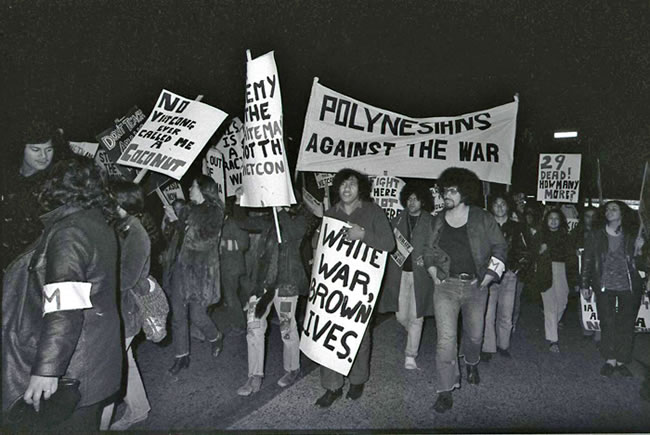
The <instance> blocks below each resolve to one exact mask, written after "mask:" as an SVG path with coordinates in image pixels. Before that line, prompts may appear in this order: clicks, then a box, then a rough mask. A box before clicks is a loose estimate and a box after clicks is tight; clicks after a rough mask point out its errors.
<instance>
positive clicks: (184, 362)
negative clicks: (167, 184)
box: [169, 175, 224, 375]
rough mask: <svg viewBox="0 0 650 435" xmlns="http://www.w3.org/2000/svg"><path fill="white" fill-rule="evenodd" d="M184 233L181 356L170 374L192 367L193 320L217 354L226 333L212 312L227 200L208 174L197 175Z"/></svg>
mask: <svg viewBox="0 0 650 435" xmlns="http://www.w3.org/2000/svg"><path fill="white" fill-rule="evenodd" d="M190 201H191V204H190V205H189V206H188V207H189V209H188V211H187V218H186V221H185V231H184V234H183V239H182V241H181V244H180V247H179V249H178V254H177V256H176V258H175V260H174V266H173V268H172V276H171V289H170V293H171V308H172V338H173V343H174V350H175V352H176V357H175V359H174V365H173V366H172V367H171V368H170V369H169V373H170V374H172V375H177V374H178V373H179V372H180V371H181V370H182V369H185V368H187V367H189V365H190V333H189V331H190V322H191V323H192V324H194V325H196V327H197V328H198V330H199V331H201V333H202V334H203V335H204V336H205V337H206V338H207V339H208V340H209V341H210V343H212V350H211V352H212V356H214V357H215V358H216V357H217V356H219V353H221V349H222V348H223V334H222V333H221V331H219V330H218V329H217V327H216V325H215V324H214V323H213V322H212V319H210V317H209V316H208V313H207V308H208V306H210V305H212V304H215V303H217V302H219V299H220V297H221V278H220V262H219V243H220V240H221V226H222V224H223V208H224V206H223V203H222V202H221V199H219V191H218V186H217V184H216V183H215V182H214V180H213V179H212V178H210V177H208V176H206V175H198V176H196V178H194V181H193V182H192V186H191V187H190Z"/></svg>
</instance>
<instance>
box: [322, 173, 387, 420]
mask: <svg viewBox="0 0 650 435" xmlns="http://www.w3.org/2000/svg"><path fill="white" fill-rule="evenodd" d="M370 189H371V184H370V181H369V180H368V177H367V176H366V175H363V174H361V173H360V172H357V171H355V170H353V169H341V170H340V171H339V172H338V173H337V174H336V175H335V176H334V181H333V184H332V190H333V192H335V193H336V194H337V195H338V202H336V204H335V205H334V206H332V207H330V208H329V209H328V210H327V211H326V212H325V216H328V217H332V218H335V219H339V220H341V221H344V222H347V223H348V224H349V225H350V227H349V228H347V229H346V230H345V231H344V237H345V239H346V240H353V241H354V240H361V241H363V242H364V243H366V244H367V245H369V246H370V247H372V248H375V249H379V250H382V251H387V252H391V251H392V250H393V249H394V248H395V238H394V236H393V232H392V231H391V227H390V223H389V222H388V218H387V217H386V214H385V213H384V211H383V210H382V209H381V207H379V206H378V205H377V204H375V202H374V201H373V200H372V198H371V197H370ZM318 231H320V230H318ZM314 237H315V238H316V237H318V232H317V233H316V234H315V235H314ZM371 335H372V331H371V327H370V325H368V327H367V328H366V331H365V334H364V336H363V338H362V340H361V343H360V345H359V350H358V352H357V356H356V359H355V360H354V363H353V364H352V368H351V369H350V372H349V374H348V376H347V378H348V380H349V382H350V388H349V390H348V393H347V396H346V397H347V398H349V399H352V400H356V399H359V398H360V397H361V396H362V395H363V389H364V385H365V383H366V381H368V378H369V377H370V340H371ZM344 380H345V377H344V376H343V375H342V374H340V373H338V372H336V371H334V370H332V369H329V368H327V367H325V366H321V367H320V381H321V385H322V386H323V388H325V393H324V394H323V395H322V396H321V397H320V398H319V399H318V400H317V401H316V405H317V406H319V407H321V408H328V407H330V406H331V405H332V403H334V401H335V400H337V399H338V398H340V397H341V396H342V394H343V383H344Z"/></svg>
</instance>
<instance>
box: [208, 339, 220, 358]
mask: <svg viewBox="0 0 650 435" xmlns="http://www.w3.org/2000/svg"><path fill="white" fill-rule="evenodd" d="M210 343H212V356H213V357H215V358H216V357H218V356H219V354H220V353H221V350H222V349H223V334H222V333H219V336H218V337H217V338H216V339H215V340H211V341H210Z"/></svg>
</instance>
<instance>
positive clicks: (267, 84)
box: [241, 52, 296, 207]
mask: <svg viewBox="0 0 650 435" xmlns="http://www.w3.org/2000/svg"><path fill="white" fill-rule="evenodd" d="M246 68H247V69H246V105H245V108H244V167H243V171H242V186H243V191H244V192H243V195H242V197H241V205H242V206H244V207H270V206H285V205H291V204H295V203H296V198H295V197H294V194H293V188H292V186H291V176H290V175H289V165H288V163H287V157H286V154H285V148H284V138H283V126H282V97H281V95H280V79H279V77H278V69H277V66H276V65H275V58H274V56H273V52H270V53H267V54H265V55H263V56H260V57H258V58H255V59H253V60H249V61H248V63H247V65H246Z"/></svg>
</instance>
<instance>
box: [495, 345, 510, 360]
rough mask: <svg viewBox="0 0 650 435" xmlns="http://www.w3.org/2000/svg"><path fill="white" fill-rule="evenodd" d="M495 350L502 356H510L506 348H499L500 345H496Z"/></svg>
mask: <svg viewBox="0 0 650 435" xmlns="http://www.w3.org/2000/svg"><path fill="white" fill-rule="evenodd" d="M497 352H499V355H501V356H502V357H504V358H512V355H510V352H509V351H508V349H501V348H500V347H497Z"/></svg>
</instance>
